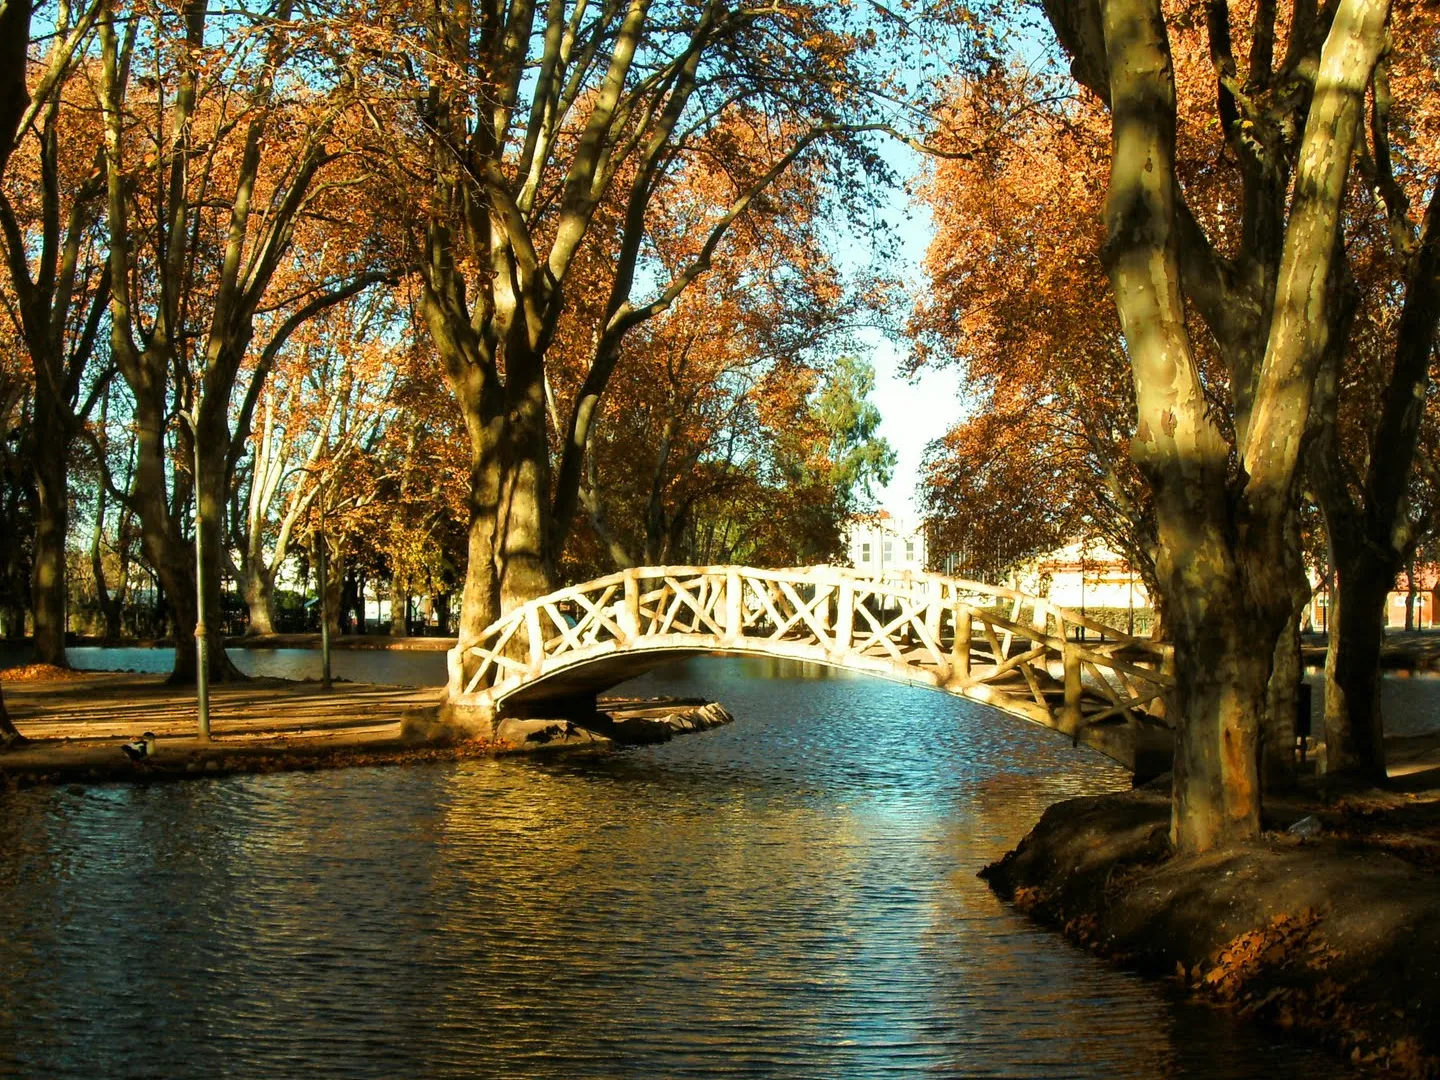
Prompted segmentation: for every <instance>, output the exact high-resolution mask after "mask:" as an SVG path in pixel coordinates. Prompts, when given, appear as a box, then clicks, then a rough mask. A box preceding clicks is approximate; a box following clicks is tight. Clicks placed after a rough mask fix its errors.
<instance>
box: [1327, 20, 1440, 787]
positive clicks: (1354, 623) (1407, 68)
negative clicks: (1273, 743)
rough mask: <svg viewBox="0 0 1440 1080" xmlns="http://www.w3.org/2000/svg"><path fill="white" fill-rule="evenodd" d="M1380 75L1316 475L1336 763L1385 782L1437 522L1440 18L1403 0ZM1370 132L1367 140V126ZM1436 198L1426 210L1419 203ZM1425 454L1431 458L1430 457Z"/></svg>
mask: <svg viewBox="0 0 1440 1080" xmlns="http://www.w3.org/2000/svg"><path fill="white" fill-rule="evenodd" d="M1390 33H1391V35H1392V37H1393V40H1394V41H1395V43H1396V45H1395V47H1393V48H1391V49H1388V50H1387V51H1386V52H1385V53H1383V54H1382V56H1381V58H1380V60H1379V62H1378V63H1377V65H1376V69H1375V74H1374V77H1373V78H1372V80H1371V94H1370V116H1369V125H1368V131H1367V132H1364V133H1362V135H1361V138H1360V141H1361V153H1360V158H1359V160H1360V173H1361V178H1362V179H1363V181H1364V183H1363V185H1362V184H1357V185H1356V187H1357V191H1356V192H1355V195H1354V202H1355V203H1356V204H1357V205H1356V206H1355V207H1354V209H1353V211H1352V215H1351V216H1352V219H1358V221H1357V222H1356V224H1354V225H1353V226H1352V232H1355V233H1359V234H1361V236H1362V241H1363V242H1359V243H1357V242H1355V241H1351V242H1350V243H1349V244H1348V245H1347V259H1346V265H1345V267H1344V274H1343V278H1342V287H1343V292H1342V296H1341V301H1340V307H1341V311H1340V314H1339V316H1338V317H1337V319H1336V324H1337V327H1336V335H1335V337H1336V347H1335V348H1333V349H1331V350H1330V351H1329V353H1328V354H1327V358H1326V363H1325V365H1324V366H1323V367H1322V369H1321V376H1320V391H1321V394H1320V402H1321V404H1320V410H1319V411H1320V419H1321V425H1322V426H1321V431H1320V435H1319V437H1318V439H1317V444H1318V450H1319V452H1318V454H1316V455H1315V456H1314V464H1313V467H1312V469H1311V482H1312V485H1313V488H1314V490H1315V495H1316V499H1317V501H1318V502H1319V504H1320V506H1321V508H1322V510H1323V512H1324V515H1325V528H1326V534H1327V539H1328V542H1329V549H1330V550H1329V557H1330V558H1329V561H1330V565H1331V566H1332V567H1333V568H1334V573H1335V585H1336V587H1335V589H1334V590H1333V592H1332V594H1331V595H1332V604H1331V611H1330V628H1329V629H1330V634H1329V647H1328V649H1327V652H1326V661H1325V677H1326V678H1325V754H1326V769H1327V771H1331V772H1351V773H1355V774H1357V775H1359V776H1362V777H1364V778H1365V779H1367V780H1370V781H1373V782H1378V783H1384V782H1385V781H1386V779H1387V772H1386V767H1385V747H1384V730H1383V726H1382V718H1381V715H1380V650H1381V643H1382V639H1383V636H1384V626H1385V605H1386V602H1387V598H1388V595H1389V592H1390V590H1391V589H1392V588H1393V587H1394V585H1395V579H1396V577H1397V575H1398V574H1399V573H1400V571H1401V569H1403V568H1406V567H1407V566H1409V565H1410V564H1411V563H1412V562H1413V559H1414V552H1415V549H1416V546H1417V545H1418V544H1419V543H1420V542H1421V540H1422V539H1423V538H1424V536H1425V534H1426V532H1427V531H1428V530H1429V529H1430V528H1431V527H1432V523H1433V520H1434V518H1433V514H1434V510H1433V507H1434V502H1435V494H1436V491H1437V490H1440V489H1437V487H1436V480H1437V479H1440V477H1437V475H1436V473H1435V466H1434V458H1433V455H1431V454H1428V453H1425V452H1424V451H1423V450H1422V444H1423V442H1424V441H1425V436H1426V434H1427V432H1426V428H1427V427H1428V428H1431V429H1432V430H1431V431H1430V432H1429V433H1428V434H1429V441H1430V442H1431V443H1432V444H1433V440H1434V433H1433V427H1434V424H1435V417H1434V411H1433V409H1432V408H1429V407H1427V406H1428V404H1429V399H1430V397H1431V396H1432V394H1431V386H1432V384H1431V377H1430V366H1431V363H1432V355H1433V350H1434V343H1435V339H1436V326H1437V322H1440V205H1437V201H1440V182H1437V180H1440V147H1437V139H1436V135H1437V132H1436V124H1437V121H1436V116H1435V108H1434V102H1433V100H1432V99H1433V92H1432V91H1433V88H1434V84H1435V80H1436V78H1437V77H1440V19H1437V17H1436V15H1435V13H1434V11H1433V10H1429V9H1427V8H1426V7H1425V6H1424V5H1413V6H1412V5H1397V7H1396V10H1395V14H1394V18H1393V25H1392V26H1391V28H1390ZM1367 135H1368V141H1367V139H1366V136H1367ZM1427 188H1428V189H1429V197H1428V201H1426V205H1425V210H1424V212H1423V215H1422V217H1421V219H1420V220H1419V221H1416V220H1415V219H1414V216H1413V214H1412V211H1411V207H1412V206H1413V205H1415V204H1416V202H1417V201H1419V200H1422V199H1424V198H1425V192H1426V189H1427ZM1417 467H1418V468H1417Z"/></svg>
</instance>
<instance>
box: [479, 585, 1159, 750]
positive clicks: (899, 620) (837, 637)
mask: <svg viewBox="0 0 1440 1080" xmlns="http://www.w3.org/2000/svg"><path fill="white" fill-rule="evenodd" d="M727 647H729V648H731V649H735V650H742V649H743V650H744V651H761V652H764V651H767V650H768V651H772V652H775V653H777V654H783V655H795V656H798V657H800V658H807V659H814V660H817V661H819V662H822V663H831V664H834V665H836V666H842V667H852V668H859V669H862V670H875V671H881V672H882V673H884V672H886V671H888V672H890V673H892V674H893V673H895V672H897V671H903V672H905V673H906V677H913V678H915V679H916V680H917V681H924V682H927V683H930V684H932V685H936V686H940V687H942V688H945V689H949V690H952V691H955V692H960V693H965V694H966V695H967V696H971V697H976V698H980V699H982V700H992V703H994V704H997V705H1000V706H1001V707H1004V708H1009V709H1010V710H1011V711H1019V712H1021V713H1023V714H1025V715H1027V716H1030V717H1031V718H1032V719H1035V720H1037V721H1039V722H1042V723H1048V724H1050V725H1051V726H1054V727H1057V728H1060V729H1061V730H1065V731H1067V732H1071V733H1074V732H1078V730H1079V729H1080V728H1081V727H1082V726H1084V725H1087V724H1096V723H1102V722H1106V721H1111V720H1114V721H1120V720H1124V721H1130V722H1133V721H1134V720H1135V719H1136V717H1137V716H1138V715H1141V714H1143V715H1144V716H1146V717H1148V718H1150V719H1159V718H1162V717H1163V714H1164V706H1163V702H1164V696H1165V693H1166V691H1167V690H1168V689H1169V688H1170V687H1171V686H1172V685H1173V681H1174V680H1173V677H1172V676H1171V674H1170V665H1169V654H1168V651H1167V649H1166V647H1164V646H1162V645H1158V644H1156V643H1153V642H1151V641H1149V640H1148V639H1145V638H1137V637H1132V636H1130V635H1127V634H1124V633H1122V632H1120V631H1118V630H1115V629H1114V628H1112V627H1109V626H1106V625H1105V624H1103V623H1101V622H1098V621H1097V620H1094V619H1090V618H1087V617H1086V616H1084V615H1082V614H1081V613H1079V612H1075V611H1072V610H1070V609H1067V608H1061V607H1058V606H1056V605H1053V604H1051V603H1050V602H1049V601H1048V600H1046V599H1044V598H1043V597H1035V596H1030V595H1028V594H1026V593H1022V592H1019V591H1018V590H1014V589H1009V588H1006V587H1004V586H996V585H987V584H985V583H983V582H975V581H966V580H963V579H959V578H949V577H944V576H942V575H938V574H928V573H915V572H894V571H885V572H877V573H871V572H866V571H862V570H853V569H849V568H845V567H832V566H813V567H792V568H787V569H778V570H762V569H753V568H750V567H738V566H704V567H695V566H659V567H637V568H633V569H629V570H624V571H621V572H619V573H615V574H610V575H608V576H606V577H602V578H597V579H596V580H594V581H589V582H585V583H584V584H580V585H574V586H570V587H567V588H564V589H559V590H557V591H555V592H553V593H550V594H549V595H547V596H542V597H540V598H538V599H536V600H532V601H530V602H529V603H527V604H525V605H524V606H522V607H520V608H517V609H515V610H514V611H511V612H509V613H507V614H506V615H505V616H503V617H502V618H500V619H498V620H496V621H495V622H494V623H492V624H491V625H490V626H489V627H487V628H486V629H485V630H484V631H483V632H482V633H481V634H480V636H479V638H478V639H477V640H475V641H473V642H462V643H460V644H459V645H457V646H456V648H455V649H454V650H452V653H451V693H452V696H465V697H474V696H476V695H479V696H481V697H483V698H485V699H486V700H488V701H490V702H498V701H500V700H502V699H503V698H504V697H505V696H506V695H507V694H508V693H511V692H513V691H515V690H516V689H518V688H520V687H522V686H523V685H525V684H526V683H528V682H532V681H535V680H537V679H540V678H542V677H544V676H545V675H547V674H548V673H549V672H552V671H554V670H556V669H558V668H561V667H566V666H569V665H572V664H576V663H581V662H584V661H587V660H590V659H593V658H595V657H597V656H600V655H603V654H605V653H608V652H615V651H620V650H640V649H663V648H699V649H707V648H713V649H716V650H724V649H726V648H727Z"/></svg>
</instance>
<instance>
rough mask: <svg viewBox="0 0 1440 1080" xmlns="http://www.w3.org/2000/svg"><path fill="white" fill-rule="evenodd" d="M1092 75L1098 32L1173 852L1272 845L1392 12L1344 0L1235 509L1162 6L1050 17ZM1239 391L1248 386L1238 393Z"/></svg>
mask: <svg viewBox="0 0 1440 1080" xmlns="http://www.w3.org/2000/svg"><path fill="white" fill-rule="evenodd" d="M1049 10H1050V13H1051V18H1052V21H1054V22H1056V24H1057V28H1061V29H1062V35H1063V36H1066V39H1067V44H1068V45H1069V46H1070V47H1071V48H1072V51H1076V50H1078V51H1077V72H1078V73H1079V74H1080V75H1081V77H1088V78H1090V79H1094V77H1095V69H1094V67H1093V66H1090V67H1089V68H1087V67H1086V65H1093V64H1094V63H1095V62H1096V55H1097V54H1096V51H1095V40H1094V38H1095V36H1096V34H1097V33H1098V34H1099V36H1100V37H1101V38H1102V39H1103V44H1102V45H1101V47H1100V49H1099V53H1098V55H1099V63H1100V64H1101V65H1103V67H1104V69H1105V72H1106V80H1105V81H1106V85H1105V89H1106V90H1107V91H1108V96H1109V98H1110V106H1111V111H1112V116H1113V122H1112V164H1111V178H1110V189H1109V192H1108V195H1107V200H1106V207H1105V217H1106V226H1107V233H1108V238H1107V241H1106V246H1105V251H1104V259H1105V263H1106V268H1107V270H1108V272H1109V274H1110V279H1111V284H1112V287H1113V289H1114V293H1115V299H1116V306H1117V309H1118V310H1119V314H1120V319H1121V324H1122V328H1123V330H1124V333H1125V338H1126V343H1127V346H1128V350H1129V353H1130V360H1131V365H1132V370H1133V374H1134V379H1135V396H1136V406H1137V426H1136V436H1135V439H1134V441H1133V443H1132V452H1133V453H1134V455H1135V459H1136V462H1137V464H1138V465H1139V466H1140V468H1141V471H1142V472H1143V473H1144V474H1145V475H1146V477H1147V478H1148V480H1149V481H1150V484H1151V486H1152V488H1153V489H1154V493H1155V502H1156V519H1157V534H1158V538H1159V547H1160V556H1159V558H1158V560H1157V567H1156V571H1157V578H1158V579H1159V583H1160V587H1161V591H1162V593H1163V595H1164V597H1165V601H1166V616H1167V620H1168V624H1169V627H1170V633H1171V637H1172V639H1173V641H1174V644H1175V665H1176V681H1177V687H1176V690H1175V692H1174V695H1173V697H1174V702H1173V704H1174V706H1175V708H1174V710H1173V715H1174V717H1175V721H1176V753H1175V770H1174V803H1173V818H1172V830H1171V832H1172V840H1173V842H1174V845H1175V847H1176V849H1177V850H1178V851H1180V852H1182V853H1191V852H1199V851H1205V850H1207V849H1210V848H1213V847H1216V846H1219V845H1222V844H1225V843H1229V842H1233V841H1244V840H1248V839H1251V838H1253V837H1255V836H1257V835H1258V833H1259V823H1260V818H1259V810H1260V784H1259V771H1258V761H1257V758H1258V750H1259V740H1260V730H1261V720H1262V717H1264V716H1265V715H1266V713H1267V710H1268V708H1269V706H1270V702H1269V687H1270V683H1271V675H1272V663H1273V660H1274V654H1275V651H1276V646H1277V644H1278V643H1279V639H1280V636H1281V632H1282V631H1283V630H1285V629H1286V628H1287V627H1288V625H1289V624H1290V622H1291V620H1292V619H1293V617H1294V613H1295V605H1294V602H1293V593H1294V582H1293V575H1292V573H1291V570H1292V567H1291V562H1292V561H1293V560H1292V550H1291V549H1292V547H1293V529H1292V528H1291V527H1290V523H1291V521H1292V518H1293V514H1294V508H1295V503H1296V498H1297V495H1296V490H1295V481H1296V468H1297V464H1298V458H1299V453H1300V447H1301V444H1302V441H1303V438H1304V436H1305V434H1306V432H1307V429H1308V426H1309V422H1310V405H1311V397H1312V394H1313V392H1314V387H1315V382H1316V378H1317V374H1318V372H1319V369H1320V364H1321V360H1322V358H1323V356H1324V355H1325V349H1326V345H1327V337H1326V333H1327V330H1328V319H1327V310H1328V307H1329V290H1328V280H1329V276H1330V274H1331V271H1332V268H1333V266H1334V265H1335V261H1336V250H1337V245H1338V237H1339V214H1340V206H1341V202H1342V199H1343V194H1344V188H1345V178H1346V174H1347V172H1348V169H1349V164H1350V158H1351V153H1352V150H1353V147H1354V142H1355V135H1356V130H1357V124H1358V119H1359V115H1360V106H1361V103H1362V101H1363V98H1364V93H1365V87H1366V85H1367V83H1368V82H1369V78H1370V72H1371V71H1372V70H1373V68H1374V64H1375V60H1376V57H1377V56H1378V53H1379V49H1380V46H1381V42H1382V41H1383V36H1384V24H1385V18H1386V14H1387V12H1388V4H1386V3H1384V2H1379V0H1341V3H1340V5H1339V8H1338V10H1337V12H1336V15H1335V18H1334V22H1333V24H1332V26H1331V30H1330V34H1329V36H1328V37H1327V39H1326V42H1325V46H1324V48H1323V49H1322V51H1321V56H1320V64H1319V69H1318V74H1317V87H1318V89H1317V92H1316V94H1315V98H1314V101H1313V104H1312V106H1311V108H1310V110H1309V114H1308V117H1307V120H1306V127H1305V137H1304V140H1303V142H1302V145H1301V151H1300V155H1299V158H1298V166H1297V169H1296V185H1295V187H1296V196H1295V199H1294V205H1293V208H1292V211H1291V214H1290V219H1289V222H1288V224H1287V226H1286V229H1285V238H1284V253H1283V256H1282V259H1281V263H1280V267H1279V273H1278V275H1277V278H1276V294H1275V302H1274V306H1273V313H1272V315H1271V318H1270V320H1269V333H1268V337H1267V341H1266V347H1265V353H1264V365H1263V367H1262V369H1261V371H1260V373H1259V379H1258V382H1257V384H1256V392H1255V397H1254V408H1253V411H1247V415H1246V416H1245V417H1244V422H1243V423H1240V424H1238V425H1237V429H1238V431H1239V432H1240V433H1241V441H1242V445H1241V459H1242V463H1243V465H1244V467H1245V476H1246V485H1245V488H1244V491H1243V493H1242V499H1241V500H1240V503H1239V505H1238V506H1236V504H1235V503H1234V501H1233V494H1232V492H1231V491H1230V489H1229V480H1228V476H1227V465H1228V462H1227V458H1228V448H1227V446H1226V443H1225V441H1224V439H1223V437H1222V436H1221V434H1220V432H1219V431H1218V430H1217V429H1216V427H1215V425H1214V423H1213V422H1212V421H1211V419H1210V416H1209V407H1208V405H1207V402H1206V400H1205V396H1204V391H1203V388H1202V385H1201V382H1200V376H1199V372H1198V368H1197V365H1196V363H1195V358H1194V356H1193V353H1192V351H1191V346H1190V340H1189V336H1188V332H1187V330H1186V326H1185V310H1184V304H1183V302H1182V300H1181V297H1180V291H1179V290H1180V282H1181V276H1180V265H1179V262H1180V261H1179V257H1178V248H1179V237H1178V231H1177V230H1178V228H1179V227H1180V226H1181V224H1183V221H1182V217H1181V212H1180V207H1181V203H1180V200H1179V192H1178V185H1177V181H1176V176H1175V158H1174V133H1175V85H1174V74H1173V67H1172V64H1171V59H1170V52H1169V41H1168V36H1167V33H1166V29H1165V23H1164V16H1163V14H1162V11H1161V5H1160V3H1159V0H1102V2H1101V3H1100V4H1099V11H1098V14H1099V25H1098V27H1097V26H1096V25H1095V23H1094V22H1093V21H1091V22H1087V21H1085V14H1084V11H1082V12H1081V14H1080V17H1079V18H1078V20H1077V19H1075V17H1074V13H1073V12H1069V11H1066V10H1065V9H1064V8H1063V6H1061V5H1057V4H1052V5H1050V6H1049ZM1238 389H1243V387H1242V388H1238Z"/></svg>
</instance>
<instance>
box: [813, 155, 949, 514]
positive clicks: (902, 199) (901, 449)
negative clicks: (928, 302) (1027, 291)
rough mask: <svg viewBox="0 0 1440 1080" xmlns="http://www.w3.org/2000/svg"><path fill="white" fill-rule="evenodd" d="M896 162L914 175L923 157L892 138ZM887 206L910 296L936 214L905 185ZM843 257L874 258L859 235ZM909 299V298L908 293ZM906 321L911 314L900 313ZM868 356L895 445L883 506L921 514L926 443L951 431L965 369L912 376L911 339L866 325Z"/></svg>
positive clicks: (880, 495)
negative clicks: (918, 492)
mask: <svg viewBox="0 0 1440 1080" xmlns="http://www.w3.org/2000/svg"><path fill="white" fill-rule="evenodd" d="M886 157H887V158H889V160H890V164H891V165H892V166H894V167H895V169H896V170H897V171H898V172H899V173H900V174H901V176H902V178H904V179H910V178H912V177H914V176H915V175H917V173H918V172H919V169H920V167H921V166H920V160H919V158H918V156H917V155H916V154H914V153H913V152H911V151H910V150H908V149H905V148H904V147H901V146H899V145H898V144H895V143H892V144H891V145H890V148H889V152H888V153H887V154H886ZM883 195H884V205H883V206H882V207H881V209H880V210H879V211H878V212H877V215H876V227H877V228H884V229H887V230H893V231H894V232H896V233H897V234H898V236H899V240H900V252H899V259H900V265H899V266H898V267H897V269H898V271H899V272H900V274H901V275H902V277H903V278H904V279H905V281H906V282H907V283H908V284H909V285H911V286H912V288H911V290H910V296H913V295H915V290H916V289H919V288H921V287H922V285H923V281H924V277H923V273H922V270H921V262H922V260H923V259H924V257H925V249H926V248H927V247H928V246H929V244H930V240H931V238H932V237H933V235H934V225H933V223H932V222H931V220H930V214H929V212H928V211H927V210H926V209H925V207H923V206H916V205H912V204H911V202H910V197H909V196H908V195H907V194H906V193H905V191H904V190H903V189H901V188H898V187H897V188H894V189H891V190H889V191H888V192H885V193H883ZM839 247H840V252H839V254H840V258H841V260H842V262H845V261H851V260H853V261H856V262H858V261H860V260H863V259H868V257H869V254H868V252H866V251H864V250H863V249H862V246H861V244H860V242H859V241H858V240H851V241H850V242H843V241H842V243H841V244H840V245H839ZM907 302H908V298H907ZM898 314H900V316H901V320H900V321H902V322H903V321H904V315H905V314H906V313H904V312H901V313H898ZM857 336H858V337H859V339H860V342H861V345H862V347H863V349H864V352H865V355H866V356H868V358H869V359H870V361H871V362H872V363H873V364H874V365H875V392H874V394H873V395H872V398H871V400H873V401H874V402H875V405H876V407H878V408H879V410H880V415H881V416H882V417H883V418H884V419H883V420H882V422H881V425H880V434H881V435H882V436H884V437H885V438H886V439H888V440H889V442H890V445H891V446H892V447H894V448H895V453H896V455H897V458H898V460H897V462H896V466H895V475H894V476H893V477H892V478H891V481H890V483H889V485H888V486H887V487H886V488H885V489H884V490H883V491H880V492H877V499H878V502H879V505H880V506H881V507H882V508H883V509H885V510H888V511H890V513H892V514H894V515H896V516H900V517H915V516H918V515H919V514H920V513H921V508H920V507H919V506H918V504H917V503H916V502H915V498H914V495H915V484H916V482H917V481H918V480H919V477H920V461H921V459H922V458H923V457H924V454H925V445H926V444H927V443H928V442H930V440H931V439H935V438H938V437H939V436H940V435H943V434H944V433H945V429H946V428H948V427H949V426H950V425H951V424H952V423H953V422H954V420H955V418H956V417H957V416H958V415H959V414H960V411H961V401H960V372H959V371H957V370H956V369H954V368H948V369H944V370H935V369H927V370H925V371H923V372H922V373H921V374H920V376H919V377H918V378H916V379H913V380H912V379H907V378H906V377H905V376H904V375H903V374H902V373H901V369H902V367H903V366H904V363H905V361H906V359H907V358H908V355H909V343H908V342H907V341H905V340H904V339H903V338H902V339H900V340H898V341H892V340H890V339H889V338H887V337H886V336H885V335H884V334H882V333H881V332H880V331H879V330H875V329H865V330H862V331H861V332H860V333H859V334H858V335H857Z"/></svg>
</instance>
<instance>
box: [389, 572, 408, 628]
mask: <svg viewBox="0 0 1440 1080" xmlns="http://www.w3.org/2000/svg"><path fill="white" fill-rule="evenodd" d="M409 608H410V593H409V588H408V586H407V584H406V582H405V580H404V579H403V578H402V577H401V576H400V575H399V574H396V575H394V576H392V577H391V578H390V636H391V637H409V636H410V619H409V614H410V612H409Z"/></svg>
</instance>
